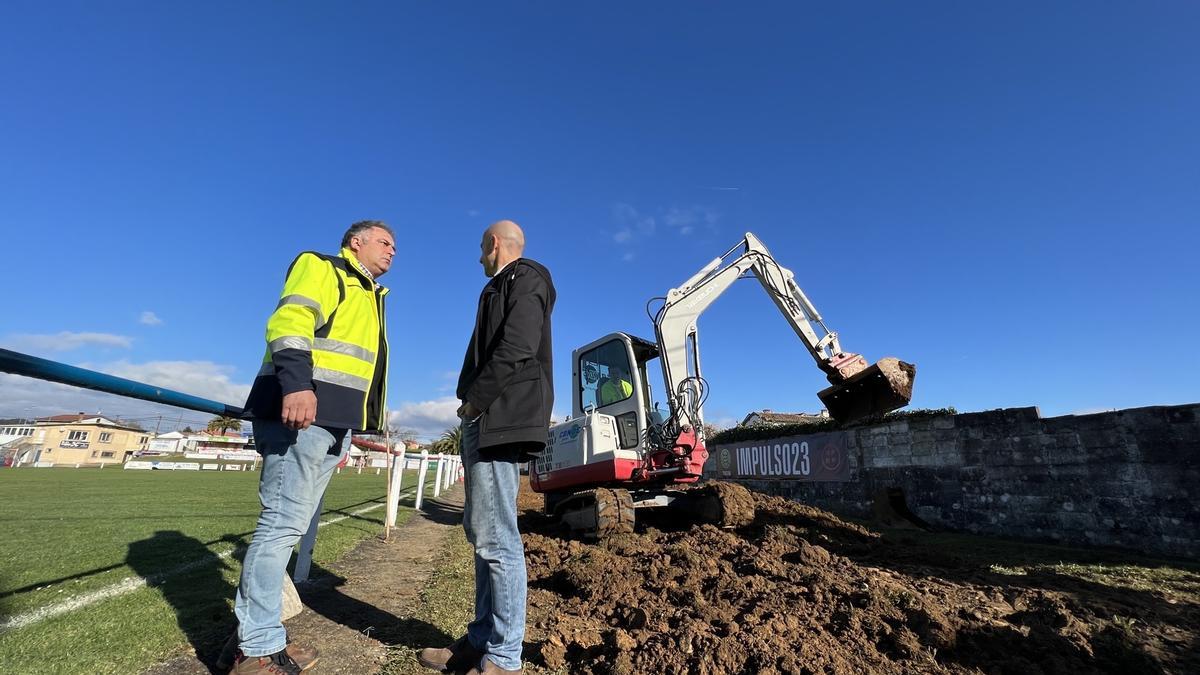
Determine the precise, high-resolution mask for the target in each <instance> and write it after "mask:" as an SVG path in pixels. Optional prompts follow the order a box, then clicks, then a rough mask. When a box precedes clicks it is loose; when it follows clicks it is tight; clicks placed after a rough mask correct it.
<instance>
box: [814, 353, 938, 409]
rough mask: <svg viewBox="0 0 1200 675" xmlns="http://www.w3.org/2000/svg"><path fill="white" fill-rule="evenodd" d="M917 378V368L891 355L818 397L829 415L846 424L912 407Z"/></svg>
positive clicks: (826, 390)
mask: <svg viewBox="0 0 1200 675" xmlns="http://www.w3.org/2000/svg"><path fill="white" fill-rule="evenodd" d="M916 375H917V367H916V366H914V365H913V364H911V363H905V362H904V361H901V360H899V359H895V358H892V357H890V356H889V357H887V358H884V359H879V362H878V363H876V364H875V365H873V366H868V367H867V368H866V370H863V371H860V372H858V373H856V374H855V375H852V376H851V377H849V378H848V379H847V380H846V381H845V382H843V383H841V384H836V385H834V386H832V387H829V388H827V389H824V390H822V391H821V392H820V393H818V394H817V396H818V397H820V399H821V402H822V403H824V404H825V409H826V410H828V411H829V416H830V417H832V418H833V419H835V420H837V421H839V422H841V423H843V424H845V423H847V422H854V421H857V420H861V419H864V418H867V417H874V416H877V415H882V414H884V413H886V412H891V411H892V410H896V409H897V408H903V407H904V406H906V405H908V402H909V401H910V400H912V388H913V378H915V377H916Z"/></svg>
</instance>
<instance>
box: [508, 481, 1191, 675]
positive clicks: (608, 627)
mask: <svg viewBox="0 0 1200 675" xmlns="http://www.w3.org/2000/svg"><path fill="white" fill-rule="evenodd" d="M752 496H753V500H754V507H755V508H754V510H755V517H754V518H753V520H752V521H751V522H749V524H747V525H745V526H743V527H739V528H737V529H720V528H717V527H714V526H712V525H704V526H697V527H691V528H688V529H686V530H680V531H668V530H659V529H653V528H645V529H639V530H638V531H637V532H635V533H633V534H628V535H621V536H619V537H616V538H613V539H610V540H607V541H605V542H602V543H599V544H589V543H584V542H581V541H576V540H570V539H566V538H564V537H563V535H562V534H561V532H560V530H559V529H558V527H557V526H556V525H555V524H554V523H552V522H551V521H549V520H548V519H546V518H544V517H541V516H540V515H537V514H536V513H527V514H526V516H525V521H524V526H523V529H524V530H525V531H526V532H528V534H526V536H525V546H526V557H527V562H528V568H529V578H530V606H531V613H530V626H529V635H528V639H529V641H530V643H531V644H532V649H528V650H527V651H526V658H527V659H529V660H530V662H531V663H532V664H534V665H536V666H540V667H543V668H548V669H552V670H557V669H564V668H565V669H566V671H567V672H571V673H698V674H703V673H863V672H872V673H902V672H904V673H909V672H929V673H941V672H955V673H958V672H980V671H982V672H987V673H1021V674H1023V675H1025V674H1029V673H1079V672H1098V671H1099V672H1104V671H1108V672H1161V671H1162V667H1161V665H1160V661H1159V660H1156V659H1155V658H1152V654H1153V653H1154V651H1153V649H1151V648H1149V647H1147V645H1146V644H1141V643H1145V642H1146V641H1145V640H1141V639H1140V638H1139V635H1138V632H1137V629H1130V626H1132V625H1133V624H1132V622H1129V624H1128V625H1125V624H1118V623H1113V621H1112V619H1113V616H1112V615H1108V616H1099V615H1097V614H1096V613H1095V612H1094V611H1093V610H1094V609H1095V608H1092V609H1089V608H1086V607H1083V606H1081V605H1080V604H1079V603H1078V602H1076V601H1075V600H1074V599H1073V595H1074V594H1070V593H1060V592H1054V591H1047V590H1045V589H1043V588H1037V587H1035V586H1036V584H1026V585H1025V586H1024V587H1020V588H1013V587H1005V586H1002V585H997V584H995V583H991V582H994V581H996V580H997V579H998V578H999V577H998V576H997V575H994V574H993V575H991V576H990V577H989V576H987V575H984V576H982V577H980V578H975V576H976V575H975V571H973V570H970V569H962V565H961V564H959V563H958V561H956V560H955V558H954V557H953V556H948V558H947V559H946V560H942V561H930V560H929V557H930V555H933V556H935V557H936V552H933V553H932V554H931V552H929V551H920V550H914V547H913V546H910V545H906V544H904V543H902V542H895V541H889V540H886V539H885V538H883V537H881V536H880V535H878V534H876V533H874V532H871V531H869V530H867V529H865V528H863V527H860V526H858V525H854V524H850V523H846V522H843V521H842V520H840V519H838V518H837V517H835V516H833V515H831V514H829V513H827V512H824V511H821V510H819V509H815V508H812V507H809V506H805V505H802V504H798V503H794V502H789V501H786V500H783V499H779V498H773V497H767V496H764V495H761V494H757V493H752ZM523 506H525V507H527V508H529V509H530V510H531V511H532V510H535V509H537V508H538V507H540V498H539V497H537V496H536V495H526V496H524V497H523ZM939 565H941V566H939ZM1150 647H1153V645H1150ZM1181 653H1182V652H1181ZM1169 656H1170V655H1169V654H1168V655H1167V657H1163V660H1162V661H1161V663H1170V662H1171V660H1170V658H1168V657H1169ZM1186 659H1187V657H1185V660H1186ZM1191 663H1192V662H1191V661H1188V664H1183V663H1182V662H1180V664H1177V665H1185V666H1187V667H1190V665H1189V664H1191Z"/></svg>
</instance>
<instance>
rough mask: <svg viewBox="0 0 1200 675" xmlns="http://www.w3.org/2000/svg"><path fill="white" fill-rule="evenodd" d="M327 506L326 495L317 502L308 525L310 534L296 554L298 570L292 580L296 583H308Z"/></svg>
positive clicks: (301, 540)
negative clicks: (322, 516) (319, 526)
mask: <svg viewBox="0 0 1200 675" xmlns="http://www.w3.org/2000/svg"><path fill="white" fill-rule="evenodd" d="M324 505H325V495H321V498H320V499H318V500H317V510H316V512H315V513H313V517H312V520H311V521H309V523H308V532H305V533H304V536H303V537H301V539H300V551H299V552H298V553H296V569H295V571H293V572H292V579H293V580H294V581H295V582H296V583H298V584H299V583H303V582H305V581H308V571H309V569H310V568H312V554H313V547H314V546H316V545H317V527H318V525H320V522H321V508H322V507H323V506H324Z"/></svg>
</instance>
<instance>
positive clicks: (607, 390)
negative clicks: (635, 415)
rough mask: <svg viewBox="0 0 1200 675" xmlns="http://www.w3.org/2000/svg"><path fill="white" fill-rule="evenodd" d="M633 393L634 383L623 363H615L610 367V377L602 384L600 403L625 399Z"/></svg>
mask: <svg viewBox="0 0 1200 675" xmlns="http://www.w3.org/2000/svg"><path fill="white" fill-rule="evenodd" d="M632 395H633V385H632V384H630V382H629V373H628V372H627V371H626V370H625V366H624V365H623V364H614V365H612V366H610V367H609V369H608V379H607V380H605V381H604V383H603V384H601V385H600V405H601V407H603V406H606V405H608V404H610V403H617V402H619V401H624V400H625V399H627V398H629V397H630V396H632Z"/></svg>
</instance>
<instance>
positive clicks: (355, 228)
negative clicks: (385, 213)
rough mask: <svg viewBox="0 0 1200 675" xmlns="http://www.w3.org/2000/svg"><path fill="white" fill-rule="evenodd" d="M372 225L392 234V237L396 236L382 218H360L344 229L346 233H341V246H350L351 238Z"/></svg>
mask: <svg viewBox="0 0 1200 675" xmlns="http://www.w3.org/2000/svg"><path fill="white" fill-rule="evenodd" d="M373 227H378V228H379V229H381V230H383V231H384V232H387V233H388V234H390V235H392V239H395V238H396V233H395V232H393V231H392V228H390V227H388V224H387V223H385V222H383V221H382V220H360V221H358V222H357V223H354V224H353V225H351V226H350V229H348V230H346V234H343V235H342V248H348V247H349V246H350V240H351V239H353V238H354V237H357V236H359V235H360V234H362V233H363V232H366V231H367V230H369V229H371V228H373Z"/></svg>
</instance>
